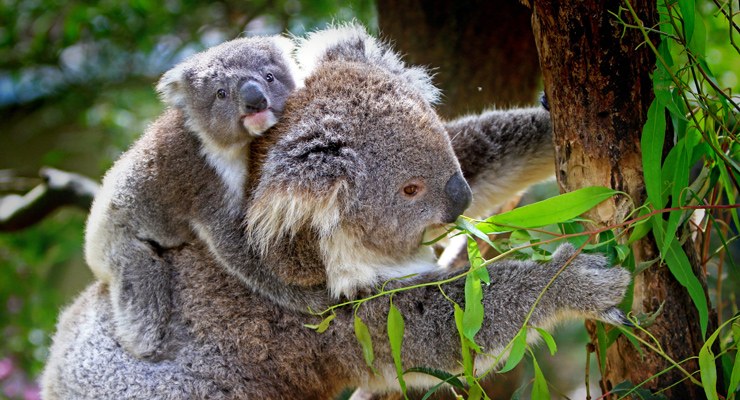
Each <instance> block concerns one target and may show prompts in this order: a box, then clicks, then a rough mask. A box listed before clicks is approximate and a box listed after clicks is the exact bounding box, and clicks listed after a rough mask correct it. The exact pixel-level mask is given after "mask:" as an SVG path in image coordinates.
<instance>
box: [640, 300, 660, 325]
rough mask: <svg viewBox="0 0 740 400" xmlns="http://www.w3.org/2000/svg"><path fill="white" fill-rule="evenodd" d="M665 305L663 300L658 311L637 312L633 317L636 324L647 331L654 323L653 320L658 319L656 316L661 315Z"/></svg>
mask: <svg viewBox="0 0 740 400" xmlns="http://www.w3.org/2000/svg"><path fill="white" fill-rule="evenodd" d="M664 305H665V300H663V302H662V303H660V306H658V309H657V310H655V311H653V312H648V313H644V312H639V313H637V314H636V315H635V319H636V320H637V323H638V324H639V325H640V326H641V327H642V328H644V329H647V328H649V327H651V326H652V325H653V324H654V323H655V319H656V318H658V316H659V315H660V314H661V313H663V306H664Z"/></svg>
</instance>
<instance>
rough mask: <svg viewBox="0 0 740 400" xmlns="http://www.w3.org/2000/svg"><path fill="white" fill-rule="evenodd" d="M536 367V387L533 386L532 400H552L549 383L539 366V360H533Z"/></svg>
mask: <svg viewBox="0 0 740 400" xmlns="http://www.w3.org/2000/svg"><path fill="white" fill-rule="evenodd" d="M532 365H534V386H532V400H550V390H549V389H548V388H547V381H546V380H545V376H544V375H542V370H541V369H540V366H539V365H538V364H537V360H536V359H535V358H532Z"/></svg>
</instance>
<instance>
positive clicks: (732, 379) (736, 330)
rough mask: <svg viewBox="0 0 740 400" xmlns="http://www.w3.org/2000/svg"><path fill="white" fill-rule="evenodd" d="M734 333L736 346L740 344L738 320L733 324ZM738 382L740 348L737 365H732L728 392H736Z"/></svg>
mask: <svg viewBox="0 0 740 400" xmlns="http://www.w3.org/2000/svg"><path fill="white" fill-rule="evenodd" d="M732 334H733V336H734V337H735V346H738V345H740V324H738V323H737V322H735V323H733V324H732ZM738 384H740V350H738V351H737V352H736V353H735V365H734V366H733V367H732V375H730V385H729V386H728V387H727V388H728V389H727V394H728V395H729V394H731V393H735V392H736V391H737V385H738Z"/></svg>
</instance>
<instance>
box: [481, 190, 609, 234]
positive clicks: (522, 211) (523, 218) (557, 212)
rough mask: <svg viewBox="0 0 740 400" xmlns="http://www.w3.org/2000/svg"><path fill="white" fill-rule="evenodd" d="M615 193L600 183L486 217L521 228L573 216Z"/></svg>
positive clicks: (545, 224)
mask: <svg viewBox="0 0 740 400" xmlns="http://www.w3.org/2000/svg"><path fill="white" fill-rule="evenodd" d="M618 193H621V192H619V191H616V190H612V189H607V188H604V187H600V186H593V187H588V188H583V189H579V190H576V191H573V192H570V193H565V194H561V195H560V196H555V197H552V198H549V199H547V200H543V201H540V202H537V203H534V204H530V205H527V206H524V207H519V208H515V209H513V210H511V211H508V212H505V213H503V214H498V215H494V216H493V217H491V218H488V219H487V220H486V221H487V222H489V223H491V224H494V225H511V226H518V227H522V228H536V227H541V226H547V225H552V224H556V223H558V222H563V221H566V220H569V219H571V218H575V217H577V216H579V215H581V214H583V213H584V212H586V211H588V210H590V209H591V208H593V207H595V206H596V205H597V204H599V203H601V202H602V201H604V200H606V199H608V198H610V197H611V196H613V195H615V194H618ZM483 231H484V232H485V229H483Z"/></svg>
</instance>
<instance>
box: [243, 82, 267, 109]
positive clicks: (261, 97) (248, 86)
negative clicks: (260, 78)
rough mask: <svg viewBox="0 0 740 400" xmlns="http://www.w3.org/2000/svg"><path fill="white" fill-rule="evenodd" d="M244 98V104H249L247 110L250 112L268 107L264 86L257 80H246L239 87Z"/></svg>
mask: <svg viewBox="0 0 740 400" xmlns="http://www.w3.org/2000/svg"><path fill="white" fill-rule="evenodd" d="M239 91H240V92H241V95H242V99H243V100H244V105H246V106H247V111H248V112H250V113H256V112H260V111H262V110H264V109H265V108H267V98H266V97H265V93H264V92H263V91H262V88H261V87H260V85H259V84H257V83H256V82H252V81H249V82H246V83H245V84H243V85H242V87H241V88H240V89H239Z"/></svg>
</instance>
